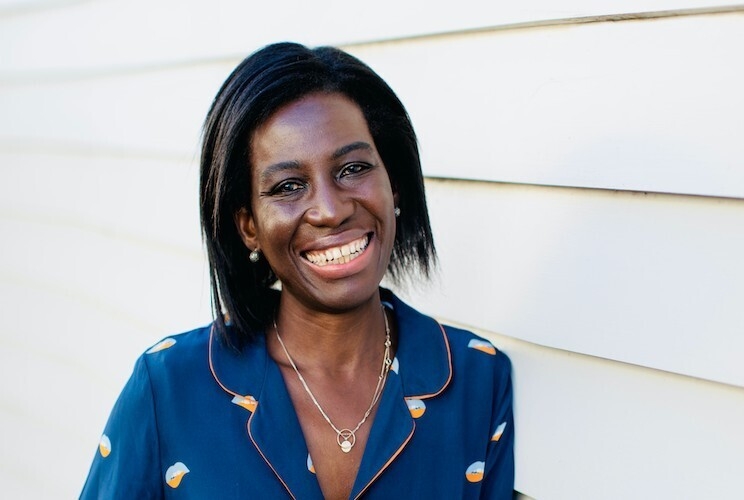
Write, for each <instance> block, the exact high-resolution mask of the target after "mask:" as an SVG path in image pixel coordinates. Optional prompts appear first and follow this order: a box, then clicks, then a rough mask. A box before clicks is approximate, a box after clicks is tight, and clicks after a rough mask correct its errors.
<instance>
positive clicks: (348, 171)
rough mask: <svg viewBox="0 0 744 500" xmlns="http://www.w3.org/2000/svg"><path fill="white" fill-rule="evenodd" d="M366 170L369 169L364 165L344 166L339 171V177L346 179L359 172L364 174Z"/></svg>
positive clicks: (352, 164)
mask: <svg viewBox="0 0 744 500" xmlns="http://www.w3.org/2000/svg"><path fill="white" fill-rule="evenodd" d="M367 169H369V165H367V164H365V163H351V164H349V165H346V166H345V167H344V168H343V169H341V173H340V174H339V177H346V176H347V175H354V174H359V173H361V172H364V171H365V170H367Z"/></svg>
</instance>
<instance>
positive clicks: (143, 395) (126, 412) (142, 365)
mask: <svg viewBox="0 0 744 500" xmlns="http://www.w3.org/2000/svg"><path fill="white" fill-rule="evenodd" d="M158 449H159V446H158V433H157V423H156V420H155V406H154V402H153V397H152V388H151V384H150V375H149V372H148V369H147V364H146V362H145V360H144V358H142V357H141V358H139V359H138V360H137V363H136V364H135V367H134V372H133V373H132V376H131V377H130V378H129V381H128V382H127V384H126V386H124V390H123V391H122V392H121V394H120V395H119V399H118V400H117V402H116V404H115V405H114V409H113V410H112V411H111V416H110V417H109V420H108V423H107V424H106V428H105V431H104V434H103V436H101V442H100V444H99V446H98V450H97V452H96V454H95V458H94V459H93V464H92V465H91V468H90V472H89V473H88V479H87V480H86V482H85V486H84V487H83V491H82V493H81V495H80V498H81V499H92V498H106V499H109V498H111V499H115V498H143V499H144V498H162V497H163V489H162V482H161V481H160V461H159V456H158V455H159V452H158Z"/></svg>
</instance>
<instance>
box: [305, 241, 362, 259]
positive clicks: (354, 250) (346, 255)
mask: <svg viewBox="0 0 744 500" xmlns="http://www.w3.org/2000/svg"><path fill="white" fill-rule="evenodd" d="M368 244H369V237H368V236H364V237H363V238H359V239H358V240H356V241H352V242H351V243H348V244H346V245H342V246H340V247H334V248H328V249H326V250H320V251H318V252H307V253H306V254H305V257H306V258H307V260H309V261H310V262H312V263H313V264H315V265H316V266H326V265H328V264H346V263H347V262H351V261H352V260H354V259H356V258H357V257H358V256H359V255H360V254H361V253H362V251H363V250H364V249H365V248H367V245H368Z"/></svg>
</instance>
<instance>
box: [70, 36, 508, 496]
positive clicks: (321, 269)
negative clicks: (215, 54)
mask: <svg viewBox="0 0 744 500" xmlns="http://www.w3.org/2000/svg"><path fill="white" fill-rule="evenodd" d="M201 163H202V175H201V210H202V214H201V215H202V227H203V231H204V237H205V241H206V244H207V250H208V255H209V262H210V269H211V282H212V292H213V302H214V309H215V321H214V323H213V324H212V325H211V326H209V327H205V328H201V329H198V330H194V331H192V332H188V333H185V334H181V335H176V336H173V337H169V338H166V339H165V340H163V341H161V342H159V343H158V344H156V345H155V346H154V347H152V348H150V349H149V350H148V351H146V353H145V354H143V355H142V357H141V358H140V359H139V361H138V362H137V364H136V366H135V370H134V374H133V375H132V378H131V379H130V381H129V382H128V384H127V386H126V387H125V389H124V391H123V393H122V395H121V396H120V398H119V400H118V402H117V404H116V406H115V407H114V410H113V412H112V415H111V417H110V420H109V422H108V425H107V427H106V430H105V433H104V436H103V438H102V440H101V444H100V446H99V452H98V453H97V455H96V458H95V460H94V462H93V466H92V469H91V472H90V475H89V477H88V481H87V483H86V485H85V488H84V490H83V494H82V497H84V498H94V497H103V498H150V497H158V498H159V497H173V498H176V497H181V496H183V497H187V498H250V497H256V498H272V499H273V498H286V497H288V496H289V497H293V498H300V499H305V498H328V499H336V498H350V497H351V498H358V497H360V496H364V497H365V498H448V499H449V498H498V499H506V498H511V495H512V488H513V475H514V465H513V452H512V446H513V426H512V415H511V384H510V378H509V362H508V359H507V358H506V356H505V355H504V354H502V353H500V352H498V351H497V350H496V349H495V348H494V347H493V346H492V345H491V344H490V343H488V342H487V341H485V340H483V339H480V338H478V337H476V336H475V335H473V334H472V333H469V332H465V331H462V330H458V329H455V328H451V327H442V326H440V325H439V324H438V323H437V322H436V321H435V320H433V319H431V318H429V317H427V316H424V315H422V314H421V313H419V312H417V311H415V310H413V309H412V308H410V307H409V306H407V305H406V304H404V303H403V302H401V301H400V300H399V299H398V298H397V297H396V296H395V295H393V294H392V293H391V292H390V291H388V290H385V289H382V288H380V282H381V280H382V278H383V276H385V274H386V273H388V274H389V276H390V277H391V278H392V279H393V281H399V280H401V279H402V278H404V277H412V278H415V277H418V276H423V277H426V276H427V275H428V273H429V271H430V268H431V266H432V264H433V261H434V259H435V251H434V244H433V240H432V236H431V230H430V227H429V220H428V214H427V210H426V201H425V197H424V187H423V179H422V174H421V167H420V163H419V156H418V150H417V146H416V137H415V134H414V132H413V129H412V126H411V123H410V120H409V118H408V115H407V114H406V111H405V109H404V108H403V106H402V104H401V103H400V101H399V100H398V99H397V97H396V96H395V94H394V93H393V91H392V90H391V89H390V88H389V87H388V86H387V84H386V83H385V82H384V81H383V80H382V79H381V78H380V77H379V76H378V75H376V74H375V73H374V72H373V71H372V70H371V69H370V68H368V67H367V66H366V65H364V64H363V63H361V62H360V61H358V60H357V59H355V58H353V57H352V56H350V55H348V54H346V53H344V52H342V51H340V50H337V49H333V48H319V49H314V50H311V49H308V48H306V47H303V46H301V45H297V44H290V43H281V44H275V45H271V46H268V47H266V48H264V49H261V50H259V51H258V52H256V53H254V54H253V55H251V56H250V57H248V58H247V59H246V60H245V61H243V62H242V63H241V64H240V65H239V66H238V67H237V68H236V69H235V71H234V72H233V73H232V74H231V75H230V77H229V78H228V79H227V81H226V82H225V84H224V85H223V87H222V88H221V89H220V91H219V93H218V94H217V97H216V98H215V100H214V103H213V105H212V108H211V110H210V112H209V115H208V117H207V121H206V125H205V140H204V147H203V154H202V162H201ZM417 270H418V271H419V273H416V272H415V271H417Z"/></svg>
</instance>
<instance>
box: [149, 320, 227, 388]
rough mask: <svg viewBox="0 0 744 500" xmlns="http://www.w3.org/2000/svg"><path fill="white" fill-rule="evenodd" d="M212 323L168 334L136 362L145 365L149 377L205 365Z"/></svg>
mask: <svg viewBox="0 0 744 500" xmlns="http://www.w3.org/2000/svg"><path fill="white" fill-rule="evenodd" d="M211 337H212V325H206V326H202V327H199V328H195V329H193V330H189V331H187V332H182V333H178V334H175V335H168V336H167V337H164V338H162V339H161V340H159V341H157V342H156V343H154V344H153V345H151V346H150V347H148V348H147V349H145V351H144V352H143V353H142V354H141V355H140V357H139V359H138V364H142V365H144V366H145V367H146V369H147V371H148V372H149V374H150V376H151V377H153V376H154V377H156V378H157V377H158V375H163V374H171V375H172V374H173V373H174V372H176V373H178V372H189V371H192V370H194V369H195V368H198V367H202V365H204V366H205V365H206V364H207V361H208V352H209V344H210V341H211Z"/></svg>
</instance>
